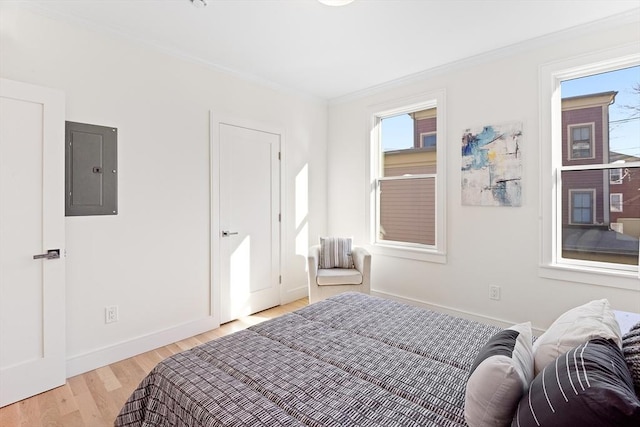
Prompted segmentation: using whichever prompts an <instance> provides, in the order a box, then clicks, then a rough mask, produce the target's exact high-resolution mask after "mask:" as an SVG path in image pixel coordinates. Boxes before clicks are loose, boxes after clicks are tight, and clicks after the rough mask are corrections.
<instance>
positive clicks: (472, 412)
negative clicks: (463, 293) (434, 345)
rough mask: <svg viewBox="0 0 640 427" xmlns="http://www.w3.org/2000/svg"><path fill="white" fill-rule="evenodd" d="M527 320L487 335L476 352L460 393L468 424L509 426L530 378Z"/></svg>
mask: <svg viewBox="0 0 640 427" xmlns="http://www.w3.org/2000/svg"><path fill="white" fill-rule="evenodd" d="M531 338H532V333H531V323H530V322H527V323H521V324H518V325H514V326H511V327H510V328H507V329H505V330H503V331H500V332H498V333H497V334H496V335H494V336H493V337H491V338H490V339H489V341H487V343H486V344H485V345H484V347H483V348H482V349H481V350H480V352H479V353H478V355H477V356H476V359H475V361H474V362H473V365H472V367H471V374H470V376H469V380H468V381H467V386H466V389H465V396H464V418H465V420H466V421H467V424H469V426H470V427H488V426H493V427H495V426H505V427H506V426H509V425H510V424H511V420H512V419H513V416H514V414H515V411H516V408H517V407H518V402H519V401H520V398H521V397H522V396H523V395H524V394H525V393H526V391H527V389H528V388H529V384H530V383H531V381H532V380H533V349H532V346H531Z"/></svg>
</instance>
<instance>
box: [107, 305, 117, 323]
mask: <svg viewBox="0 0 640 427" xmlns="http://www.w3.org/2000/svg"><path fill="white" fill-rule="evenodd" d="M117 321H118V306H117V305H109V306H107V307H105V309H104V323H113V322H117Z"/></svg>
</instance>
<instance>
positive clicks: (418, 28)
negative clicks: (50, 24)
mask: <svg viewBox="0 0 640 427" xmlns="http://www.w3.org/2000/svg"><path fill="white" fill-rule="evenodd" d="M206 1H207V3H208V5H207V6H206V7H203V8H197V7H195V6H194V5H193V4H191V0H66V1H62V0H42V1H35V0H18V1H17V3H19V4H21V5H25V6H29V7H32V8H34V9H36V10H37V11H40V12H44V13H46V14H48V15H53V16H55V17H57V18H61V19H64V20H69V21H73V22H75V23H80V24H83V25H86V26H89V27H90V28H92V29H95V30H97V31H108V32H111V33H116V34H118V35H119V36H124V37H126V38H128V39H130V40H132V41H137V42H141V43H144V44H146V45H151V46H154V47H155V48H158V49H161V50H163V51H165V52H168V53H171V54H174V55H178V56H181V57H184V58H189V59H191V60H195V61H197V62H200V63H204V64H207V65H210V66H214V67H216V68H219V69H224V70H227V71H230V72H233V73H236V74H239V75H241V76H243V77H245V78H250V79H254V80H259V81H263V82H267V83H269V84H271V85H276V86H279V87H282V88H287V89H290V90H294V91H297V92H301V93H305V94H310V95H313V96H317V97H321V98H325V99H334V98H337V97H341V96H345V95H348V94H351V93H354V92H358V91H361V90H364V89H366V88H369V87H373V86H376V85H380V84H383V83H386V82H389V81H393V80H396V79H399V78H402V77H406V76H409V75H412V74H415V73H419V72H422V71H425V70H429V69H432V68H435V67H439V66H442V65H445V64H448V63H451V62H455V61H457V60H461V59H463V58H467V57H471V56H474V55H478V54H481V53H484V52H490V51H493V50H496V49H500V48H504V47H506V46H509V45H513V44H516V43H518V42H521V41H524V40H528V39H532V38H536V37H540V36H543V35H546V34H550V33H555V32H558V31H562V30H564V29H567V28H571V27H574V26H576V25H580V24H584V23H588V22H593V21H597V20H600V19H602V18H606V17H609V16H613V15H618V14H622V13H626V14H629V13H632V14H635V15H640V0H624V1H623V0H602V1H601V0H589V1H584V0H553V1H552V0H355V1H354V2H353V3H351V4H349V5H346V6H342V7H331V6H326V5H323V4H320V3H319V2H318V1H316V0H206Z"/></svg>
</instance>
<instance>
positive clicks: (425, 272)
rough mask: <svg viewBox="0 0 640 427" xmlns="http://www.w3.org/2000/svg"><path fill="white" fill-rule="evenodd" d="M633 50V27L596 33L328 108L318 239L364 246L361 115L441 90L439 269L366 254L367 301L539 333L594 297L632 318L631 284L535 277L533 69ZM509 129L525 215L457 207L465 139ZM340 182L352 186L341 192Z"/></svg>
mask: <svg viewBox="0 0 640 427" xmlns="http://www.w3.org/2000/svg"><path fill="white" fill-rule="evenodd" d="M636 15H637V13H636ZM639 40H640V25H638V20H637V18H635V22H632V23H629V22H627V24H624V25H621V24H620V22H611V23H606V24H604V23H599V24H598V25H592V26H589V27H583V28H579V29H574V30H572V31H571V32H567V33H563V34H558V35H554V36H552V37H548V38H546V39H545V40H537V41H532V42H528V43H527V44H523V45H521V46H517V47H511V48H509V49H505V50H504V51H501V52H494V53H492V54H490V55H485V56H481V57H477V58H472V59H469V60H466V61H464V62H461V63H457V64H452V65H451V66H448V67H444V68H442V69H439V70H434V71H432V72H428V73H424V74H422V75H420V76H412V77H411V78H407V79H405V80H404V81H403V82H395V83H393V84H388V85H385V86H381V87H377V88H372V89H370V90H369V91H368V92H363V93H360V94H354V95H352V96H349V97H345V98H343V99H338V100H334V101H332V102H331V103H330V107H329V123H330V126H329V152H328V177H329V178H328V179H329V181H328V182H329V187H328V201H329V203H328V205H329V213H328V231H329V233H330V234H338V235H340V234H346V235H353V236H354V237H355V239H356V244H357V243H359V244H365V243H368V230H367V229H366V226H365V222H364V221H363V218H365V217H366V215H367V202H366V198H365V197H364V195H363V192H365V191H366V188H367V186H369V185H370V184H369V183H368V180H367V175H366V161H367V160H366V159H367V145H368V144H369V135H368V131H369V129H368V128H367V120H368V119H369V118H368V117H367V111H369V110H370V109H371V108H372V107H371V106H375V105H379V104H381V103H382V104H384V103H389V102H392V101H394V100H397V99H402V98H407V97H415V96H416V94H420V93H426V92H433V91H435V90H438V89H444V90H445V91H446V112H445V114H446V116H445V121H446V134H447V137H448V140H447V150H448V151H447V162H446V165H444V166H443V167H445V168H446V172H447V182H446V186H447V234H448V238H447V248H448V257H447V263H446V264H444V265H440V264H433V263H428V262H420V261H414V260H408V259H402V258H394V257H388V256H383V255H379V254H375V255H374V257H373V260H372V283H371V287H372V291H373V292H374V293H376V292H377V293H379V294H384V295H387V296H389V295H391V296H394V295H395V296H398V297H400V298H401V299H404V300H411V301H413V302H415V303H418V304H424V305H427V306H432V307H436V308H440V309H451V311H453V312H454V313H458V314H461V315H478V316H480V317H481V318H485V319H487V320H499V321H504V322H520V321H526V320H531V321H532V322H533V325H534V327H537V328H538V329H541V328H546V327H547V326H548V325H549V324H550V323H551V322H552V321H553V320H554V319H555V318H556V317H557V316H558V315H559V314H560V313H562V312H563V311H564V310H566V309H568V308H570V307H573V306H575V305H578V304H581V303H584V302H587V301H589V300H592V299H596V298H608V299H609V300H610V302H611V304H612V306H613V307H614V308H615V309H620V310H626V311H635V312H640V291H639V289H640V281H638V284H637V287H636V290H623V289H616V288H611V287H602V286H594V285H586V284H580V283H571V282H560V281H556V280H549V279H543V278H541V277H540V276H539V273H538V266H539V262H540V251H541V246H540V245H541V242H540V236H541V233H540V224H539V215H540V200H541V199H540V197H541V196H540V194H539V192H540V185H539V183H540V170H539V169H540V167H539V162H540V144H544V143H545V138H544V137H543V136H541V135H540V134H539V119H540V118H539V106H538V99H539V92H538V86H539V84H538V70H539V67H540V66H541V65H542V64H545V63H548V62H552V61H558V60H563V59H565V58H568V57H572V56H575V55H580V54H586V53H588V52H591V51H598V50H601V49H609V48H610V47H613V46H616V45H620V44H626V43H631V42H636V43H637V42H638V41H639ZM422 47H423V49H422V54H424V55H428V54H429V47H428V43H427V44H424V45H422ZM416 51H418V50H416ZM382 60H383V59H382ZM440 112H441V109H440V106H438V114H440ZM511 121H520V122H522V123H523V133H524V137H523V138H524V139H523V146H522V153H523V161H524V172H523V173H524V176H523V193H524V201H523V206H522V207H517V208H509V207H501V208H497V207H496V208H492V207H470V206H462V204H461V190H460V179H461V173H460V160H461V150H460V147H461V136H462V133H463V131H464V129H466V128H469V127H475V126H479V125H488V124H501V123H507V122H511ZM438 167H439V168H440V166H438ZM346 182H348V183H350V185H349V186H345V185H344V183H346ZM544 196H545V197H546V196H547V195H544ZM490 284H493V285H498V286H500V287H501V288H502V299H501V300H500V301H493V300H489V297H488V296H489V292H488V287H489V285H490ZM445 311H446V310H445Z"/></svg>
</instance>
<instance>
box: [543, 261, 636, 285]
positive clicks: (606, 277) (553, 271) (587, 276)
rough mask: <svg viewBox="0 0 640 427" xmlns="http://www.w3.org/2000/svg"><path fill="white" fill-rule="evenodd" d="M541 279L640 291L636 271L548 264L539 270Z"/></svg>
mask: <svg viewBox="0 0 640 427" xmlns="http://www.w3.org/2000/svg"><path fill="white" fill-rule="evenodd" d="M538 274H539V275H540V277H544V278H546V279H554V280H563V281H567V282H576V283H584V284H589V285H596V286H605V287H610V288H619V289H630V290H634V291H638V290H640V279H639V278H638V273H637V272H635V271H616V270H609V269H603V268H595V267H583V266H572V265H564V264H546V265H541V266H540V267H539V269H538Z"/></svg>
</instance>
